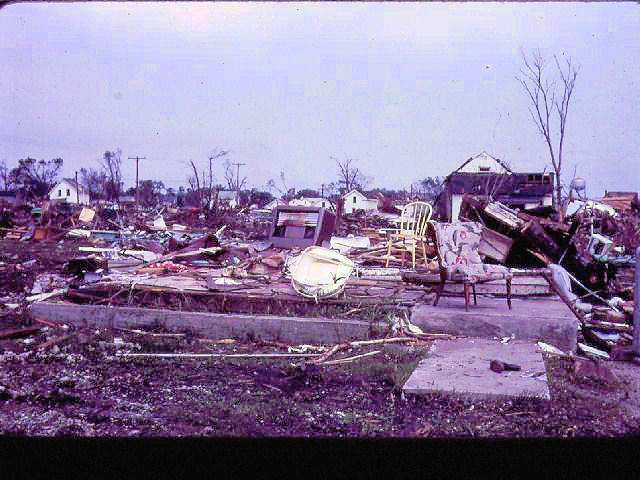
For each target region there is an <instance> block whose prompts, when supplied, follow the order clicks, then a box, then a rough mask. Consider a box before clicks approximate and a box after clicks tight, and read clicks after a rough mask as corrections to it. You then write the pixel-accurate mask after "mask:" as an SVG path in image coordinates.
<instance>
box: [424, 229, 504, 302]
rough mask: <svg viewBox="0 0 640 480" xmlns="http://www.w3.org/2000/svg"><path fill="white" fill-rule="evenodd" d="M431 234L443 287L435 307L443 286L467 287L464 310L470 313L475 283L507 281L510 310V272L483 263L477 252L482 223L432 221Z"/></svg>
mask: <svg viewBox="0 0 640 480" xmlns="http://www.w3.org/2000/svg"><path fill="white" fill-rule="evenodd" d="M428 233H429V235H430V237H431V239H432V241H433V243H434V245H435V247H436V254H437V257H438V265H439V267H440V286H439V288H438V291H437V292H436V298H435V301H434V302H433V304H434V305H437V304H438V300H440V296H441V295H442V291H443V289H444V284H445V283H446V282H447V281H449V282H454V283H463V284H464V300H465V308H466V310H467V311H469V296H470V291H469V290H470V289H471V290H473V303H474V304H476V305H477V303H478V302H477V299H476V287H475V285H476V283H483V282H490V281H492V280H506V283H507V305H508V306H509V309H510V308H511V279H512V278H513V275H512V273H511V271H510V270H509V269H508V268H506V267H504V266H502V265H491V264H487V263H483V262H482V259H481V258H480V254H479V253H478V247H479V245H480V237H481V235H482V224H481V223H478V222H456V223H440V222H429V227H428Z"/></svg>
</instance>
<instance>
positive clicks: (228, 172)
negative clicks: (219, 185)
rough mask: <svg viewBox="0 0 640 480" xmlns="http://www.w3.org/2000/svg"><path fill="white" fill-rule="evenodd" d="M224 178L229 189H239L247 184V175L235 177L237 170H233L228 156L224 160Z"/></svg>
mask: <svg viewBox="0 0 640 480" xmlns="http://www.w3.org/2000/svg"><path fill="white" fill-rule="evenodd" d="M224 179H225V181H226V182H227V187H229V190H241V189H242V188H243V187H244V186H245V185H246V184H247V177H242V178H237V172H234V170H233V165H232V164H231V160H229V159H228V158H227V159H225V161H224Z"/></svg>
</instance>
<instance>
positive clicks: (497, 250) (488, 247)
mask: <svg viewBox="0 0 640 480" xmlns="http://www.w3.org/2000/svg"><path fill="white" fill-rule="evenodd" d="M512 246H513V240H512V239H511V238H509V237H507V236H506V235H502V234H501V233H498V232H496V231H494V230H491V229H489V228H486V227H483V228H482V235H481V236H480V244H479V245H478V253H479V254H480V255H484V256H486V257H489V258H493V259H494V260H497V261H498V262H500V263H504V261H505V260H506V259H507V256H508V255H509V252H510V251H511V247H512Z"/></svg>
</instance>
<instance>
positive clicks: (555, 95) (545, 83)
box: [516, 51, 579, 218]
mask: <svg viewBox="0 0 640 480" xmlns="http://www.w3.org/2000/svg"><path fill="white" fill-rule="evenodd" d="M553 58H554V60H555V64H556V69H557V73H558V77H559V79H560V81H559V82H558V77H552V76H550V75H548V74H547V73H546V71H545V62H544V59H543V58H542V55H541V54H540V52H539V51H536V52H534V53H533V54H532V57H531V59H529V58H527V56H526V55H525V53H524V52H522V60H523V63H524V67H523V68H522V69H520V73H521V74H522V76H521V77H516V79H517V80H518V81H519V82H520V84H521V85H522V87H523V88H524V90H525V92H526V93H527V96H528V97H529V101H530V106H529V113H531V118H532V119H533V122H534V123H535V124H536V126H537V127H538V130H539V131H540V134H541V135H542V136H543V137H544V139H545V142H546V143H547V146H548V148H549V155H550V157H551V164H552V165H553V169H554V171H555V174H556V199H555V201H556V205H557V207H558V209H559V211H560V218H564V211H563V209H562V185H561V183H560V173H561V171H562V147H563V144H564V135H565V133H566V126H567V114H568V112H569V103H570V100H571V95H572V94H573V88H574V86H575V83H576V78H577V76H578V70H579V67H576V66H574V65H573V63H572V61H571V58H570V57H566V58H565V59H564V63H563V65H564V68H563V66H561V64H560V60H559V59H558V57H557V56H556V55H554V56H553ZM554 118H555V119H556V121H555V122H554V121H553V119H554ZM556 141H557V143H558V146H557V152H556V150H555V149H554V143H555V142H556Z"/></svg>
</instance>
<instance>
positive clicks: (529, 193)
mask: <svg viewBox="0 0 640 480" xmlns="http://www.w3.org/2000/svg"><path fill="white" fill-rule="evenodd" d="M442 186H443V192H442V193H443V195H441V196H440V198H439V202H441V203H440V207H439V208H440V210H441V211H442V212H443V214H446V218H447V219H448V220H449V221H451V222H455V221H456V220H458V215H459V213H460V207H461V205H462V199H463V197H464V195H465V194H468V195H473V196H477V197H483V198H492V199H494V200H498V201H499V202H501V203H503V204H505V205H507V206H509V207H512V208H520V209H523V210H527V209H533V208H537V207H544V206H550V205H552V201H553V174H552V173H546V172H533V173H516V172H513V171H512V170H511V168H510V167H509V165H507V164H506V163H505V162H503V161H502V160H500V159H498V158H494V157H492V156H491V155H489V154H488V153H487V152H482V153H480V154H479V155H476V156H475V157H471V158H469V159H467V160H466V161H465V162H464V163H463V164H462V165H460V166H459V167H458V168H457V169H455V170H454V171H453V172H452V173H451V174H449V175H448V176H447V177H446V178H445V179H444V180H443V182H442Z"/></svg>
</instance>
